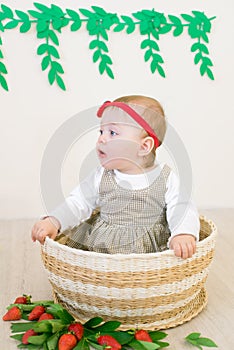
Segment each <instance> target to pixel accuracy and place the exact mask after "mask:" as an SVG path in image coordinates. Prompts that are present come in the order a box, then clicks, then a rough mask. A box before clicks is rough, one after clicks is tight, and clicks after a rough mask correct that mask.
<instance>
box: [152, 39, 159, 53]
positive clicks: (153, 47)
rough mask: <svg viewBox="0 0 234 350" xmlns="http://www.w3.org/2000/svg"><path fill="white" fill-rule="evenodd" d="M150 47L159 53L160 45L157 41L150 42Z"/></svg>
mask: <svg viewBox="0 0 234 350" xmlns="http://www.w3.org/2000/svg"><path fill="white" fill-rule="evenodd" d="M150 47H151V49H153V50H156V51H159V46H158V43H157V42H156V41H154V40H150Z"/></svg>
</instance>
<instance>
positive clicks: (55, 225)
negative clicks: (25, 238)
mask: <svg viewBox="0 0 234 350" xmlns="http://www.w3.org/2000/svg"><path fill="white" fill-rule="evenodd" d="M60 228H61V225H60V222H59V221H58V219H56V218H55V217H54V216H48V217H46V218H44V219H42V220H39V221H37V222H36V223H35V224H34V226H33V228H32V234H31V235H32V240H33V242H35V241H39V242H40V243H41V244H43V243H44V242H45V239H46V237H50V238H52V239H55V237H56V236H57V234H58V232H59V230H60Z"/></svg>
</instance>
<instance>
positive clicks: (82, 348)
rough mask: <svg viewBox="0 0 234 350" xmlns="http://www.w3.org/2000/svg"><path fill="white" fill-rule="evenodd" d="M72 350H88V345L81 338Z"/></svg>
mask: <svg viewBox="0 0 234 350" xmlns="http://www.w3.org/2000/svg"><path fill="white" fill-rule="evenodd" d="M73 350H90V347H89V344H88V342H87V341H86V339H85V338H82V339H81V340H80V341H79V342H78V344H77V345H76V346H75V347H74V348H73Z"/></svg>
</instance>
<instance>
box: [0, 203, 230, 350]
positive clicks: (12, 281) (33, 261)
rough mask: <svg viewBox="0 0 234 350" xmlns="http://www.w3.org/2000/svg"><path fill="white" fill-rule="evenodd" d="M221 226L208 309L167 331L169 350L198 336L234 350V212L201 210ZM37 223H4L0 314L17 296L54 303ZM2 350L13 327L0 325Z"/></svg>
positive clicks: (10, 347) (10, 344) (183, 347)
mask: <svg viewBox="0 0 234 350" xmlns="http://www.w3.org/2000/svg"><path fill="white" fill-rule="evenodd" d="M200 212H201V214H204V215H206V216H207V217H208V218H211V219H212V220H213V221H214V222H215V223H216V225H217V227H218V232H219V234H218V238H217V244H216V253H215V258H214V261H213V264H212V267H211V271H210V273H209V276H208V280H207V291H208V305H207V307H206V308H205V309H204V310H203V311H202V312H201V313H200V314H199V315H198V316H197V317H195V318H194V319H192V320H191V321H189V322H187V323H185V324H183V325H181V326H178V327H176V328H173V329H169V330H167V333H168V339H167V341H168V342H169V343H170V344H171V345H170V350H188V349H191V350H192V349H193V348H194V347H193V346H190V345H189V344H187V343H185V341H184V338H185V337H186V336H187V335H188V334H189V333H191V332H200V333H202V335H203V336H206V337H209V338H212V339H213V340H214V341H215V342H216V343H217V344H218V345H219V347H218V349H220V350H232V349H233V348H234V333H233V329H234V273H233V270H234V263H233V255H232V254H233V249H234V234H233V228H234V209H215V210H202V211H200ZM33 222H34V220H15V221H0V275H1V298H0V313H1V315H3V314H4V313H5V311H6V310H5V309H6V306H7V305H8V304H10V303H11V302H12V301H14V298H15V297H16V296H17V295H21V294H22V293H30V294H31V295H32V296H33V299H34V300H40V299H51V298H52V293H51V288H50V284H49V282H48V280H47V276H46V273H45V271H44V268H43V266H42V263H41V258H40V246H39V244H38V243H33V242H31V240H30V229H31V227H32V224H33ZM0 323H1V324H0V341H1V349H3V350H15V349H17V343H16V341H15V340H13V339H11V338H10V324H9V323H8V322H3V321H2V320H1V321H0Z"/></svg>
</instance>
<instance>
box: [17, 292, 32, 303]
mask: <svg viewBox="0 0 234 350" xmlns="http://www.w3.org/2000/svg"><path fill="white" fill-rule="evenodd" d="M30 302H31V295H25V294H24V295H23V296H21V297H18V298H16V299H15V301H14V304H29V303H30Z"/></svg>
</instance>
